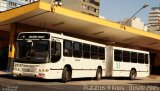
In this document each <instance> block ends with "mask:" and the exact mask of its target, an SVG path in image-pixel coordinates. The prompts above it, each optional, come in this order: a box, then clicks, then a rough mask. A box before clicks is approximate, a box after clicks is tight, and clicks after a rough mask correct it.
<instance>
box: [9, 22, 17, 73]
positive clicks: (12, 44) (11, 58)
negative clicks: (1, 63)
mask: <svg viewBox="0 0 160 91" xmlns="http://www.w3.org/2000/svg"><path fill="white" fill-rule="evenodd" d="M15 34H16V23H13V24H11V25H10V36H9V51H8V67H7V70H8V71H12V70H13V61H14V55H15V41H14V40H15Z"/></svg>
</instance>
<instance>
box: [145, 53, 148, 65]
mask: <svg viewBox="0 0 160 91" xmlns="http://www.w3.org/2000/svg"><path fill="white" fill-rule="evenodd" d="M145 64H148V54H145Z"/></svg>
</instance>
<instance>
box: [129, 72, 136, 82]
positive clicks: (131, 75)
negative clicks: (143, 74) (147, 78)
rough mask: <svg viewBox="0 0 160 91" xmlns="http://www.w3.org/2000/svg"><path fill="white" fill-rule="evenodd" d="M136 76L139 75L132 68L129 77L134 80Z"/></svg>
mask: <svg viewBox="0 0 160 91" xmlns="http://www.w3.org/2000/svg"><path fill="white" fill-rule="evenodd" d="M136 76H137V72H136V71H135V70H133V69H132V70H131V71H130V76H129V78H130V79H131V80H134V79H135V78H136Z"/></svg>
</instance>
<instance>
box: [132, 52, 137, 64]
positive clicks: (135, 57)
mask: <svg viewBox="0 0 160 91" xmlns="http://www.w3.org/2000/svg"><path fill="white" fill-rule="evenodd" d="M137 59H138V55H137V52H131V62H132V63H137Z"/></svg>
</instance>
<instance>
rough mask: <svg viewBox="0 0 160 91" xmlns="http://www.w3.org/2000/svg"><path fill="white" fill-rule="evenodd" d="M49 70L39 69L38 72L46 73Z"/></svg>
mask: <svg viewBox="0 0 160 91" xmlns="http://www.w3.org/2000/svg"><path fill="white" fill-rule="evenodd" d="M48 71H49V69H39V72H48Z"/></svg>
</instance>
